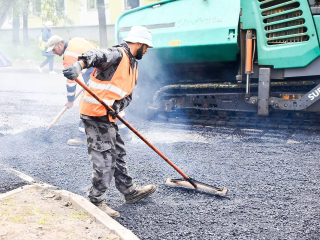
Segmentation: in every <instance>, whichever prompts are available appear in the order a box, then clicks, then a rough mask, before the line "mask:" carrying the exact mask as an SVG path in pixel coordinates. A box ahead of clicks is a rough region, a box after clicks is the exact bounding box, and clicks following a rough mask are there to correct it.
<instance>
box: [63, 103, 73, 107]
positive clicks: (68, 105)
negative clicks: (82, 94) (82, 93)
mask: <svg viewBox="0 0 320 240" xmlns="http://www.w3.org/2000/svg"><path fill="white" fill-rule="evenodd" d="M65 106H66V107H67V108H72V107H73V102H67V103H66V104H65Z"/></svg>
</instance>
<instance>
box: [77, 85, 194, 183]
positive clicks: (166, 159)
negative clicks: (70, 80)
mask: <svg viewBox="0 0 320 240" xmlns="http://www.w3.org/2000/svg"><path fill="white" fill-rule="evenodd" d="M75 81H76V82H77V83H78V84H79V85H80V86H81V87H82V88H83V89H85V90H86V91H87V92H88V93H90V94H91V95H92V96H93V97H94V98H95V99H97V101H99V102H100V103H101V104H102V105H103V106H104V107H105V108H106V109H107V110H109V111H110V110H111V111H113V109H112V108H111V107H109V106H108V105H107V104H105V102H104V101H102V100H101V99H100V98H99V97H98V96H97V95H96V94H95V93H94V92H92V91H91V90H90V89H89V88H88V87H87V86H86V85H85V84H83V83H82V82H81V81H80V80H79V79H75ZM117 118H118V119H119V120H120V121H121V122H122V123H123V124H124V125H126V126H127V127H128V128H129V129H130V130H131V131H132V132H134V133H135V134H136V135H137V136H138V137H139V138H140V139H141V140H142V141H144V142H145V143H146V144H147V145H148V146H149V147H150V148H151V149H152V150H153V151H155V152H156V153H157V154H158V155H159V156H160V157H162V158H163V159H164V160H165V161H166V162H167V163H169V164H170V165H171V166H172V167H173V168H174V169H175V170H176V171H177V172H178V173H179V174H180V175H181V176H182V177H183V178H184V179H186V180H187V181H188V182H189V183H190V184H191V185H192V186H193V187H194V188H197V187H198V186H197V184H196V183H194V182H193V181H192V180H191V179H190V178H189V177H188V176H187V175H186V174H185V173H184V172H182V171H181V170H180V169H179V168H178V167H177V166H176V165H175V164H174V163H173V162H171V161H170V159H169V158H167V157H166V156H165V155H164V154H163V153H161V152H160V151H159V150H158V149H157V148H156V147H155V146H153V145H152V144H151V143H150V142H149V141H148V140H147V139H146V138H144V137H143V136H142V135H141V134H140V133H139V132H138V131H137V130H136V129H135V128H134V127H132V126H131V125H130V124H129V123H128V122H127V121H126V120H124V119H123V118H122V117H120V116H119V115H118V114H117Z"/></svg>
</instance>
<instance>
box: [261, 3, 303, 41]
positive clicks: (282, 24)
mask: <svg viewBox="0 0 320 240" xmlns="http://www.w3.org/2000/svg"><path fill="white" fill-rule="evenodd" d="M258 1H259V2H260V9H261V12H262V13H261V14H262V18H263V22H264V25H265V30H266V37H267V43H268V44H269V45H275V44H289V43H295V42H304V41H308V40H309V36H308V34H307V28H306V27H305V19H304V18H303V16H302V15H303V12H302V11H301V9H300V3H299V2H298V1H297V0H258Z"/></svg>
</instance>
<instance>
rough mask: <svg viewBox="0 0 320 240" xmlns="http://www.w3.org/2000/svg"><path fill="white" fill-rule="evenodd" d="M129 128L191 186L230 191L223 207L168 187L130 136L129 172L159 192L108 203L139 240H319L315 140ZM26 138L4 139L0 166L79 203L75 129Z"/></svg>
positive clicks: (163, 170)
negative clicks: (189, 180) (127, 201)
mask: <svg viewBox="0 0 320 240" xmlns="http://www.w3.org/2000/svg"><path fill="white" fill-rule="evenodd" d="M129 122H132V123H133V126H134V127H135V128H137V129H138V130H139V131H141V133H142V134H144V135H145V136H146V137H147V139H148V140H150V142H152V143H154V145H155V146H156V147H157V148H158V149H160V150H161V151H162V152H163V153H164V154H165V155H166V156H167V157H169V158H170V159H171V160H172V161H173V162H174V163H175V164H176V165H177V166H178V167H180V168H181V169H182V170H183V171H184V172H185V173H187V174H188V175H190V177H192V178H195V179H197V180H199V181H202V182H205V183H207V184H214V185H218V186H224V187H227V188H228V189H229V193H228V197H227V198H221V197H215V196H212V195H209V194H205V193H200V192H197V191H194V190H186V189H179V188H171V187H168V186H166V185H165V180H166V178H168V177H170V178H176V177H179V175H178V173H176V172H175V171H174V169H172V168H171V166H169V165H168V164H167V163H166V162H165V161H164V160H162V159H161V158H160V157H159V156H158V155H157V154H156V153H154V152H153V151H152V150H151V149H149V147H148V146H146V145H145V144H144V143H143V142H141V140H139V139H138V138H136V137H134V139H133V140H132V141H131V142H128V143H127V144H126V146H127V154H128V155H127V162H128V167H129V172H130V173H131V175H132V176H133V177H134V179H135V182H136V183H137V184H139V185H145V184H151V183H152V184H155V185H156V186H157V191H156V192H155V193H154V194H152V195H151V196H150V197H148V198H146V199H144V200H142V201H140V202H138V203H136V204H132V205H128V204H124V198H123V196H122V195H121V194H120V193H119V192H117V190H116V189H115V186H114V185H112V186H111V188H110V189H109V190H108V194H107V203H108V204H109V206H110V207H112V208H114V209H115V210H118V211H119V212H120V213H121V218H119V219H117V220H118V221H119V223H121V224H122V225H124V226H125V227H127V228H129V229H130V230H132V231H133V232H134V233H135V234H136V235H137V236H139V237H140V238H141V239H152V240H154V239H248V238H249V239H317V238H318V237H319V236H320V229H319V227H318V226H319V219H320V202H319V195H320V187H319V186H320V178H319V174H320V167H319V166H320V164H319V157H318V155H319V140H318V139H319V133H317V132H309V131H302V130H297V131H292V130H281V129H278V130H244V129H231V128H222V127H220V128H218V127H215V128H208V127H202V126H183V125H177V124H167V123H159V122H146V121H142V120H140V119H136V118H134V117H132V116H131V117H129ZM60 124H61V125H57V126H55V127H53V128H52V129H51V130H50V131H49V132H46V131H45V129H44V128H36V129H31V130H28V131H25V132H22V133H19V134H15V135H6V136H5V137H2V138H1V140H2V144H1V145H0V152H1V157H0V163H2V164H5V165H7V166H10V167H12V168H15V169H17V170H18V171H21V172H23V173H26V174H28V175H30V176H32V177H33V178H35V179H36V180H39V181H43V182H47V183H49V184H52V185H55V186H57V187H59V188H62V189H66V190H68V191H71V192H74V193H77V194H80V195H83V196H85V195H86V191H87V189H88V187H89V186H90V177H91V166H90V162H89V160H88V156H87V149H86V147H85V146H83V147H69V146H67V145H66V141H67V140H68V139H69V138H71V137H74V136H76V131H77V129H76V127H75V125H76V124H73V125H72V124H64V122H63V121H61V122H60Z"/></svg>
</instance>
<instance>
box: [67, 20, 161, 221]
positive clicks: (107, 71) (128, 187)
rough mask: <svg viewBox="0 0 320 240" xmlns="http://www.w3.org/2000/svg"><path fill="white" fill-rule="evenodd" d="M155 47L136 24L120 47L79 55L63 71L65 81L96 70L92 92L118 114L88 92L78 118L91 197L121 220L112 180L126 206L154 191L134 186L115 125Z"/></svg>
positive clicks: (121, 141)
mask: <svg viewBox="0 0 320 240" xmlns="http://www.w3.org/2000/svg"><path fill="white" fill-rule="evenodd" d="M152 47H153V44H152V36H151V33H150V31H149V30H148V29H147V28H145V27H141V26H135V27H132V28H131V30H130V32H129V34H128V36H127V38H125V39H124V42H122V43H121V44H120V45H117V46H114V47H111V48H108V49H106V50H99V49H91V50H89V51H87V52H85V53H84V54H82V56H80V57H78V61H77V62H76V63H74V64H73V65H72V66H71V67H69V68H67V69H65V70H63V74H64V76H65V77H67V78H68V79H71V80H74V79H75V78H77V77H78V76H79V74H80V72H81V71H82V69H85V68H91V67H95V70H94V71H93V73H92V74H91V77H90V81H89V88H90V89H91V90H92V91H93V92H94V93H95V94H96V95H97V96H99V97H100V98H101V99H103V101H104V102H105V103H107V104H108V105H109V106H110V107H112V109H113V110H114V111H107V110H106V109H105V108H104V107H103V105H101V104H100V102H98V101H97V100H96V99H95V98H93V97H92V96H91V95H90V94H89V93H87V92H85V93H84V96H83V99H82V100H81V104H80V117H81V119H82V121H83V123H84V127H85V132H86V135H87V146H88V153H89V157H90V161H91V163H92V166H93V174H92V179H91V182H92V186H91V188H90V190H89V192H88V198H89V199H90V201H91V202H92V203H94V204H95V205H97V206H98V207H99V208H100V209H102V210H104V211H105V212H106V213H107V214H108V215H109V216H111V217H119V216H120V214H119V212H117V211H115V210H113V209H111V208H110V207H108V205H107V204H106V202H105V199H106V191H107V189H108V188H109V186H110V182H111V180H112V177H114V178H115V185H116V188H117V189H118V190H119V191H120V192H121V193H122V194H123V195H124V197H125V202H126V203H135V202H137V201H139V200H141V199H142V198H144V197H147V196H149V195H150V194H152V193H153V192H154V191H155V190H156V187H155V186H154V185H147V186H137V185H136V184H135V183H134V182H133V180H132V177H131V176H130V175H129V173H128V170H127V164H126V161H125V156H126V150H125V146H124V141H123V140H122V137H121V134H119V129H118V126H117V125H116V121H117V118H116V114H118V113H119V112H120V111H122V110H123V109H124V108H126V107H127V106H128V105H129V103H130V102H131V100H132V91H133V88H134V87H135V84H136V80H137V77H138V69H137V60H140V59H142V56H143V55H144V54H145V53H146V52H147V50H148V48H152Z"/></svg>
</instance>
